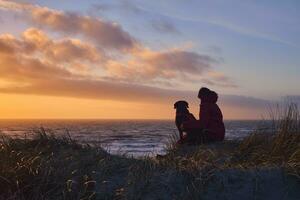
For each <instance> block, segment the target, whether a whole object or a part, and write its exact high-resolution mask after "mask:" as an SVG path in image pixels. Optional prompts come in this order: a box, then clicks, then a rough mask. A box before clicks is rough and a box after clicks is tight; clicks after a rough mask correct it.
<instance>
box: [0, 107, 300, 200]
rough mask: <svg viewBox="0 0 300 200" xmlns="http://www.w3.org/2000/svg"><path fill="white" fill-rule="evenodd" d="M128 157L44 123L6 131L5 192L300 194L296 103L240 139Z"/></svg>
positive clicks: (56, 195)
mask: <svg viewBox="0 0 300 200" xmlns="http://www.w3.org/2000/svg"><path fill="white" fill-rule="evenodd" d="M167 151H168V154H167V155H166V156H163V157H160V158H150V157H145V158H139V159H137V158H129V157H126V156H115V155H110V154H108V153H106V152H105V151H104V150H103V149H102V148H99V147H92V146H89V145H82V144H78V143H77V142H76V141H73V140H72V139H71V138H70V137H57V136H54V135H53V134H52V133H51V131H49V130H45V129H40V130H38V131H37V133H36V136H35V137H34V138H33V139H12V138H9V137H4V136H3V138H2V141H1V142H0V199H16V200H19V199H33V200H34V199H243V200H246V199H300V118H299V110H298V109H297V107H296V106H295V105H291V106H290V107H289V108H287V109H286V110H285V111H284V112H283V113H280V118H279V119H274V127H273V130H272V131H271V132H270V131H268V133H265V132H262V131H257V132H254V133H252V134H251V135H250V136H249V137H247V138H245V139H243V140H241V141H224V142H221V143H215V144H208V145H201V146H182V147H180V148H179V147H177V146H174V145H172V143H170V144H169V146H168V149H167Z"/></svg>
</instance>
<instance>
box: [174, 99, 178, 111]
mask: <svg viewBox="0 0 300 200" xmlns="http://www.w3.org/2000/svg"><path fill="white" fill-rule="evenodd" d="M177 106H178V101H177V102H176V103H174V109H176V108H177Z"/></svg>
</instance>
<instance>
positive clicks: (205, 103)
mask: <svg viewBox="0 0 300 200" xmlns="http://www.w3.org/2000/svg"><path fill="white" fill-rule="evenodd" d="M198 98H199V99H200V100H201V104H200V113H199V120H190V121H187V122H185V123H183V124H182V129H183V130H184V131H185V132H186V133H187V142H200V143H203V142H204V143H206V142H214V141H222V140H224V137H225V126H224V122H223V115H222V112H221V110H220V108H219V106H218V105H217V104H216V103H217V100H218V94H217V93H216V92H214V91H211V90H209V89H208V88H205V87H203V88H201V89H200V90H199V93H198Z"/></svg>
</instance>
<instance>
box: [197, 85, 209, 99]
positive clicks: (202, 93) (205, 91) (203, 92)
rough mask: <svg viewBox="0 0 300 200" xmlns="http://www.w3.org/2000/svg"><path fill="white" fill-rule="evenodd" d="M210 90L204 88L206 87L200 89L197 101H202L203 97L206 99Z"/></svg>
mask: <svg viewBox="0 0 300 200" xmlns="http://www.w3.org/2000/svg"><path fill="white" fill-rule="evenodd" d="M210 92H211V90H210V89H208V88H206V87H202V88H200V90H199V93H198V98H199V99H202V98H203V97H207V96H208V95H209V94H210Z"/></svg>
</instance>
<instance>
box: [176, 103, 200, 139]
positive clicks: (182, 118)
mask: <svg viewBox="0 0 300 200" xmlns="http://www.w3.org/2000/svg"><path fill="white" fill-rule="evenodd" d="M188 107H189V104H188V102H186V101H177V102H176V103H175V104H174V109H176V117H175V124H176V126H177V129H178V131H179V137H180V141H182V140H183V131H182V129H181V125H182V123H183V122H186V121H189V120H196V118H195V116H194V115H193V114H192V113H190V112H189V110H188Z"/></svg>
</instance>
